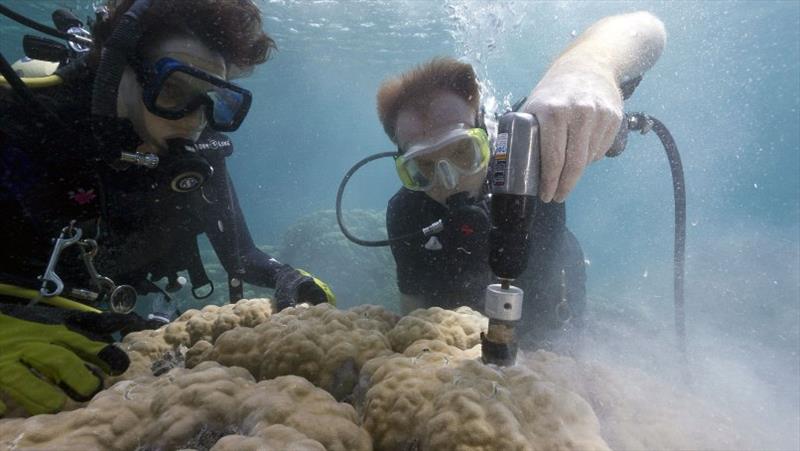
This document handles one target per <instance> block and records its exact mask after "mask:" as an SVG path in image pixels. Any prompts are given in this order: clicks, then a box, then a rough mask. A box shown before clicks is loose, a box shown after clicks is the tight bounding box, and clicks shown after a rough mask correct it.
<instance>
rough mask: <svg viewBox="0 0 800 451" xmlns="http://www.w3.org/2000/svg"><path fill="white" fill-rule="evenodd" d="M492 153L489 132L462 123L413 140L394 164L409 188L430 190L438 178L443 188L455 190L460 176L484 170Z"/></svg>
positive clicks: (404, 183)
mask: <svg viewBox="0 0 800 451" xmlns="http://www.w3.org/2000/svg"><path fill="white" fill-rule="evenodd" d="M489 156H490V150H489V137H488V135H487V134H486V131H485V130H484V129H482V128H469V127H468V126H467V125H465V124H459V126H458V127H457V128H454V129H451V130H448V131H447V132H445V133H443V134H440V135H438V136H436V137H434V138H431V139H425V140H423V141H419V142H414V143H411V144H410V145H409V146H408V147H407V148H406V149H405V150H401V151H400V154H399V155H397V156H396V157H395V165H396V168H397V174H398V175H399V176H400V180H401V181H402V182H403V185H404V186H405V187H406V188H408V189H410V190H413V191H428V190H430V189H431V188H432V187H433V186H434V185H435V184H436V180H437V179H438V181H439V184H441V186H443V187H444V188H446V189H454V188H455V187H456V186H457V185H458V181H459V179H460V178H461V177H463V176H468V175H473V174H476V173H477V172H479V171H481V170H483V169H485V168H486V167H487V166H488V164H489Z"/></svg>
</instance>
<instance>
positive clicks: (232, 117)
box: [208, 87, 245, 127]
mask: <svg viewBox="0 0 800 451" xmlns="http://www.w3.org/2000/svg"><path fill="white" fill-rule="evenodd" d="M208 97H209V98H210V99H211V101H212V102H213V103H214V112H213V115H212V120H213V123H214V124H217V125H222V126H226V127H231V126H233V125H234V123H235V122H236V116H237V114H238V113H239V111H241V109H242V108H243V106H244V103H245V96H244V94H242V93H240V92H236V91H233V90H230V89H223V88H220V87H215V88H214V89H213V90H211V91H209V92H208Z"/></svg>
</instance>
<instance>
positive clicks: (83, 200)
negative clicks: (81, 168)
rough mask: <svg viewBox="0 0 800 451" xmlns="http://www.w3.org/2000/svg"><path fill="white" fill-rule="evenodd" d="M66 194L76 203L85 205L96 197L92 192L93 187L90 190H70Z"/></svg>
mask: <svg viewBox="0 0 800 451" xmlns="http://www.w3.org/2000/svg"><path fill="white" fill-rule="evenodd" d="M68 194H69V198H70V199H72V200H73V201H75V203H76V204H78V205H86V204H88V203H91V202H93V201H94V200H95V199H96V198H97V194H95V193H94V188H93V189H90V190H84V189H83V188H78V190H77V191H70V192H69V193H68Z"/></svg>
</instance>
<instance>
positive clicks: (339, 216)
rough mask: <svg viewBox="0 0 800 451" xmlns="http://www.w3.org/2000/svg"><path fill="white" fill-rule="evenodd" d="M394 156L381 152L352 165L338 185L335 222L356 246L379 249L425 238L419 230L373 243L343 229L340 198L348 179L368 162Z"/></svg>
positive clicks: (395, 153)
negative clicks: (400, 242) (399, 242)
mask: <svg viewBox="0 0 800 451" xmlns="http://www.w3.org/2000/svg"><path fill="white" fill-rule="evenodd" d="M396 155H397V152H382V153H376V154H375V155H370V156H368V157H366V158H364V159H362V160H361V161H359V162H358V163H356V164H354V165H353V167H352V168H350V170H349V171H347V174H345V175H344V178H343V179H342V183H340V184H339V190H338V191H337V192H336V222H338V223H339V229H340V230H341V231H342V234H344V236H345V237H347V239H348V240H350V241H352V242H354V243H356V244H358V245H361V246H366V247H381V246H388V245H390V244H391V243H393V242H396V241H405V240H412V239H416V238H420V237H424V236H425V233H424V232H423V231H421V230H420V231H419V232H415V233H409V234H406V235H401V236H398V237H394V238H390V239H386V240H375V241H370V240H362V239H361V238H359V237H357V236H355V235H353V234H352V233H350V231H349V230H347V227H345V225H344V220H343V219H342V197H343V196H344V189H345V187H346V186H347V182H348V181H349V180H350V177H352V176H353V174H355V172H356V171H358V170H359V169H361V167H362V166H364V165H365V164H367V163H369V162H370V161H375V160H378V159H381V158H389V157H394V156H396Z"/></svg>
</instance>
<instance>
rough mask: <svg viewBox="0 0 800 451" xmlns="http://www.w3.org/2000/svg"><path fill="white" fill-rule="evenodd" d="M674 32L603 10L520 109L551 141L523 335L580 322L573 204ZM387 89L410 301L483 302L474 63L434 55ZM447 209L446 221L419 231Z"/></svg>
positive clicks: (533, 234) (401, 273) (485, 234)
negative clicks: (569, 215)
mask: <svg viewBox="0 0 800 451" xmlns="http://www.w3.org/2000/svg"><path fill="white" fill-rule="evenodd" d="M665 41H666V33H665V31H664V26H663V24H662V23H661V21H659V20H658V19H657V18H656V17H654V16H653V15H651V14H649V13H646V12H637V13H632V14H625V15H620V16H612V17H608V18H605V19H602V20H600V21H599V22H597V23H596V24H594V25H592V26H591V27H590V28H589V29H587V30H586V31H585V32H584V33H583V34H581V35H580V36H578V37H577V38H576V39H575V41H574V42H573V43H572V44H571V45H570V46H569V47H568V48H567V49H566V50H565V51H564V52H563V53H562V54H561V55H560V56H559V57H558V58H557V59H556V60H555V61H554V62H553V64H552V65H551V66H550V68H549V70H548V71H547V72H546V74H545V75H544V77H543V78H542V80H541V81H540V82H539V83H538V85H537V86H536V87H535V88H534V89H533V91H532V92H531V94H530V95H529V96H528V97H527V99H524V100H523V101H522V102H520V103H519V104H518V105H517V107H516V110H517V111H521V112H525V113H530V114H533V115H534V116H535V117H536V119H537V120H538V125H539V140H540V144H541V156H540V158H541V171H540V174H538V176H539V185H538V200H537V201H536V202H537V203H536V205H535V214H534V218H533V221H532V223H531V227H530V229H529V231H528V232H529V235H528V236H529V238H528V239H529V240H530V253H529V255H528V265H527V270H526V271H525V272H524V273H523V275H522V276H521V277H520V278H519V279H518V280H517V281H516V283H518V284H519V285H520V287H521V288H522V289H523V290H524V292H525V302H524V303H523V304H522V305H523V307H522V309H523V310H522V311H523V313H522V321H523V326H522V327H521V329H522V331H523V332H522V333H523V334H524V333H526V332H527V333H528V335H527V339H528V340H532V341H534V342H535V343H537V344H539V345H543V346H548V344H549V343H552V339H554V338H555V337H557V336H559V333H558V332H559V331H563V330H580V329H581V324H582V321H583V312H584V310H585V304H586V270H585V267H584V257H583V252H582V251H581V248H580V245H579V243H578V241H577V239H576V238H575V236H574V235H573V234H572V233H571V232H570V231H569V230H568V229H567V226H566V214H565V206H564V203H563V202H564V200H565V199H566V197H567V195H568V194H569V192H570V191H571V190H572V189H573V188H574V186H575V184H576V183H577V181H578V179H579V178H580V176H581V174H582V173H583V171H584V169H585V167H586V166H587V165H588V164H589V163H591V162H593V161H596V160H598V159H600V158H602V157H603V156H604V155H605V153H606V151H608V150H609V148H610V147H611V145H612V143H613V142H614V138H615V136H616V135H617V131H618V130H619V129H620V122H621V120H622V115H623V113H622V112H623V98H627V96H629V95H630V94H631V93H632V91H633V89H634V88H635V86H636V85H637V84H638V82H639V81H640V80H641V77H642V75H643V74H644V72H645V71H646V70H647V69H649V68H650V67H651V66H652V65H653V64H654V63H655V61H656V60H657V59H658V57H659V56H660V54H661V51H662V49H663V47H664V44H665ZM377 99H378V114H379V117H380V120H381V123H382V124H383V127H384V130H385V131H386V134H387V135H388V137H389V138H390V139H391V140H392V142H393V143H395V144H396V145H397V148H398V152H397V154H396V155H395V156H394V157H395V162H396V166H397V172H398V175H399V177H400V180H401V182H402V183H403V187H402V188H400V190H399V191H398V192H397V193H396V194H395V195H394V197H392V199H391V200H390V201H389V205H388V209H387V214H386V223H387V230H388V234H389V240H387V242H388V243H389V244H390V245H391V249H392V253H393V255H394V258H395V262H396V264H397V283H398V287H399V289H400V292H401V295H402V307H403V310H404V312H408V311H411V310H413V309H415V308H420V307H423V308H424V307H430V306H441V307H446V308H455V307H458V306H462V305H466V306H470V307H473V308H476V309H478V310H479V311H483V296H484V290H485V289H486V287H487V285H488V284H489V283H490V282H491V280H492V272H491V270H490V267H489V232H490V229H491V227H492V222H491V220H490V215H489V210H490V207H489V205H490V203H491V196H490V190H489V184H488V181H487V180H488V179H487V177H488V175H489V170H490V167H491V164H492V161H491V159H492V155H491V150H490V143H489V137H488V135H487V132H486V127H485V126H484V124H483V122H484V121H483V117H482V113H481V109H480V105H481V103H480V92H479V86H478V81H477V79H476V75H475V72H474V71H473V69H472V67H471V66H470V65H469V64H466V63H462V62H459V61H457V60H454V59H449V58H440V59H434V60H432V61H430V62H427V63H425V64H422V65H420V66H418V67H416V68H415V69H413V70H411V71H409V72H406V73H404V74H401V75H398V76H396V77H393V78H390V79H389V80H387V81H385V82H384V83H383V85H382V86H381V87H380V90H379V92H378V95H377ZM439 219H442V220H443V224H442V225H443V227H441V230H440V231H438V232H437V233H430V232H429V231H428V232H427V233H425V234H424V235H423V234H420V233H418V231H420V230H424V229H426V228H428V227H432V226H431V224H435V223H436V221H437V220H439ZM428 230H429V229H428Z"/></svg>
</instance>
